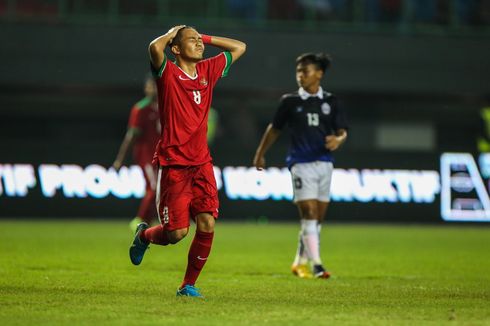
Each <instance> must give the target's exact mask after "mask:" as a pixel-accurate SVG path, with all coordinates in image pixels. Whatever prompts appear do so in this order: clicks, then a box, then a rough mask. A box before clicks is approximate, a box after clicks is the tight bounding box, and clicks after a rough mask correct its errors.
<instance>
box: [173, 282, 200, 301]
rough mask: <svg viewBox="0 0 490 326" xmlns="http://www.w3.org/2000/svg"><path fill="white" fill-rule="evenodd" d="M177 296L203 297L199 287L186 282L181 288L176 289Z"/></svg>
mask: <svg viewBox="0 0 490 326" xmlns="http://www.w3.org/2000/svg"><path fill="white" fill-rule="evenodd" d="M177 296H178V297H197V298H204V297H203V296H202V294H201V293H199V289H198V288H196V287H194V285H189V284H187V285H186V286H184V287H183V288H182V289H178V290H177Z"/></svg>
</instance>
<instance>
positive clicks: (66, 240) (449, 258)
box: [0, 220, 490, 325]
mask: <svg viewBox="0 0 490 326" xmlns="http://www.w3.org/2000/svg"><path fill="white" fill-rule="evenodd" d="M297 232H298V226H297V225H295V224H269V225H253V224H226V223H219V224H218V226H217V230H216V237H215V243H214V247H213V252H212V254H211V256H210V259H209V262H208V264H207V265H206V267H205V269H204V272H203V274H201V277H200V279H199V281H198V284H197V286H198V287H200V288H201V289H202V293H203V294H204V295H205V296H206V299H205V300H199V299H194V298H176V297H175V291H176V289H177V287H178V285H179V284H180V281H181V279H182V276H183V273H184V269H185V264H186V259H187V258H186V257H187V249H188V247H189V244H190V241H191V238H192V237H191V236H190V237H188V238H186V239H185V240H184V241H183V242H181V243H179V244H177V245H175V246H167V247H164V248H163V247H159V246H153V245H152V246H150V250H149V251H148V252H147V254H146V256H145V259H144V260H143V263H142V264H141V265H140V266H139V267H135V266H132V265H131V264H130V262H129V259H128V254H127V252H128V247H129V244H130V242H131V238H132V236H131V235H130V233H129V230H128V228H127V223H123V222H115V221H109V222H96V221H5V220H4V221H0V243H1V246H0V325H29V324H32V325H34V324H35V325H53V324H55V325H56V324H70V325H77V324H85V325H104V324H111V325H157V324H158V325H327V324H328V325H331V324H362V325H393V324H397V325H418V324H441V323H452V324H458V325H461V324H463V325H464V324H467V325H490V300H489V299H490V272H489V271H490V259H489V258H490V228H488V227H486V226H483V225H475V226H474V227H467V226H464V227H462V226H457V225H452V226H408V225H396V226H385V225H328V224H327V225H326V226H325V227H324V229H323V231H322V251H323V259H324V262H325V263H326V266H327V267H328V268H329V269H330V270H331V271H332V272H333V275H334V276H333V277H332V278H331V279H330V280H327V281H325V280H302V279H298V278H295V277H293V276H292V274H291V273H290V270H289V268H290V263H291V261H292V258H293V255H294V252H295V247H296V238H297ZM192 234H193V230H192V231H191V233H190V235H192Z"/></svg>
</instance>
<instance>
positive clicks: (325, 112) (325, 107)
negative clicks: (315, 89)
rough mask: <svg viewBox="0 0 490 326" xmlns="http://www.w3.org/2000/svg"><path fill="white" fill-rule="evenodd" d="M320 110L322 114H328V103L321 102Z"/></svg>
mask: <svg viewBox="0 0 490 326" xmlns="http://www.w3.org/2000/svg"><path fill="white" fill-rule="evenodd" d="M322 112H323V114H330V105H328V103H323V104H322Z"/></svg>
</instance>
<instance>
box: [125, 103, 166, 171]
mask: <svg viewBox="0 0 490 326" xmlns="http://www.w3.org/2000/svg"><path fill="white" fill-rule="evenodd" d="M128 128H134V129H137V133H138V136H137V137H136V140H135V143H134V144H133V160H134V162H135V163H136V164H138V165H139V166H144V165H146V164H151V162H152V159H153V154H154V153H155V146H156V144H157V143H158V139H159V138H160V131H161V128H160V121H159V119H158V106H157V104H156V103H154V102H152V100H151V99H150V98H144V99H142V100H141V101H139V102H138V103H136V104H135V105H134V106H133V108H132V109H131V114H130V115H129V122H128Z"/></svg>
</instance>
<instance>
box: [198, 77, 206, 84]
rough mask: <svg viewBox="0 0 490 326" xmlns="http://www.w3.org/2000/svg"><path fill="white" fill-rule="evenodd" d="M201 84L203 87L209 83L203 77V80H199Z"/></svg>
mask: <svg viewBox="0 0 490 326" xmlns="http://www.w3.org/2000/svg"><path fill="white" fill-rule="evenodd" d="M199 84H201V85H202V86H207V85H208V81H207V80H206V78H205V77H204V76H203V77H202V78H201V79H199Z"/></svg>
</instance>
